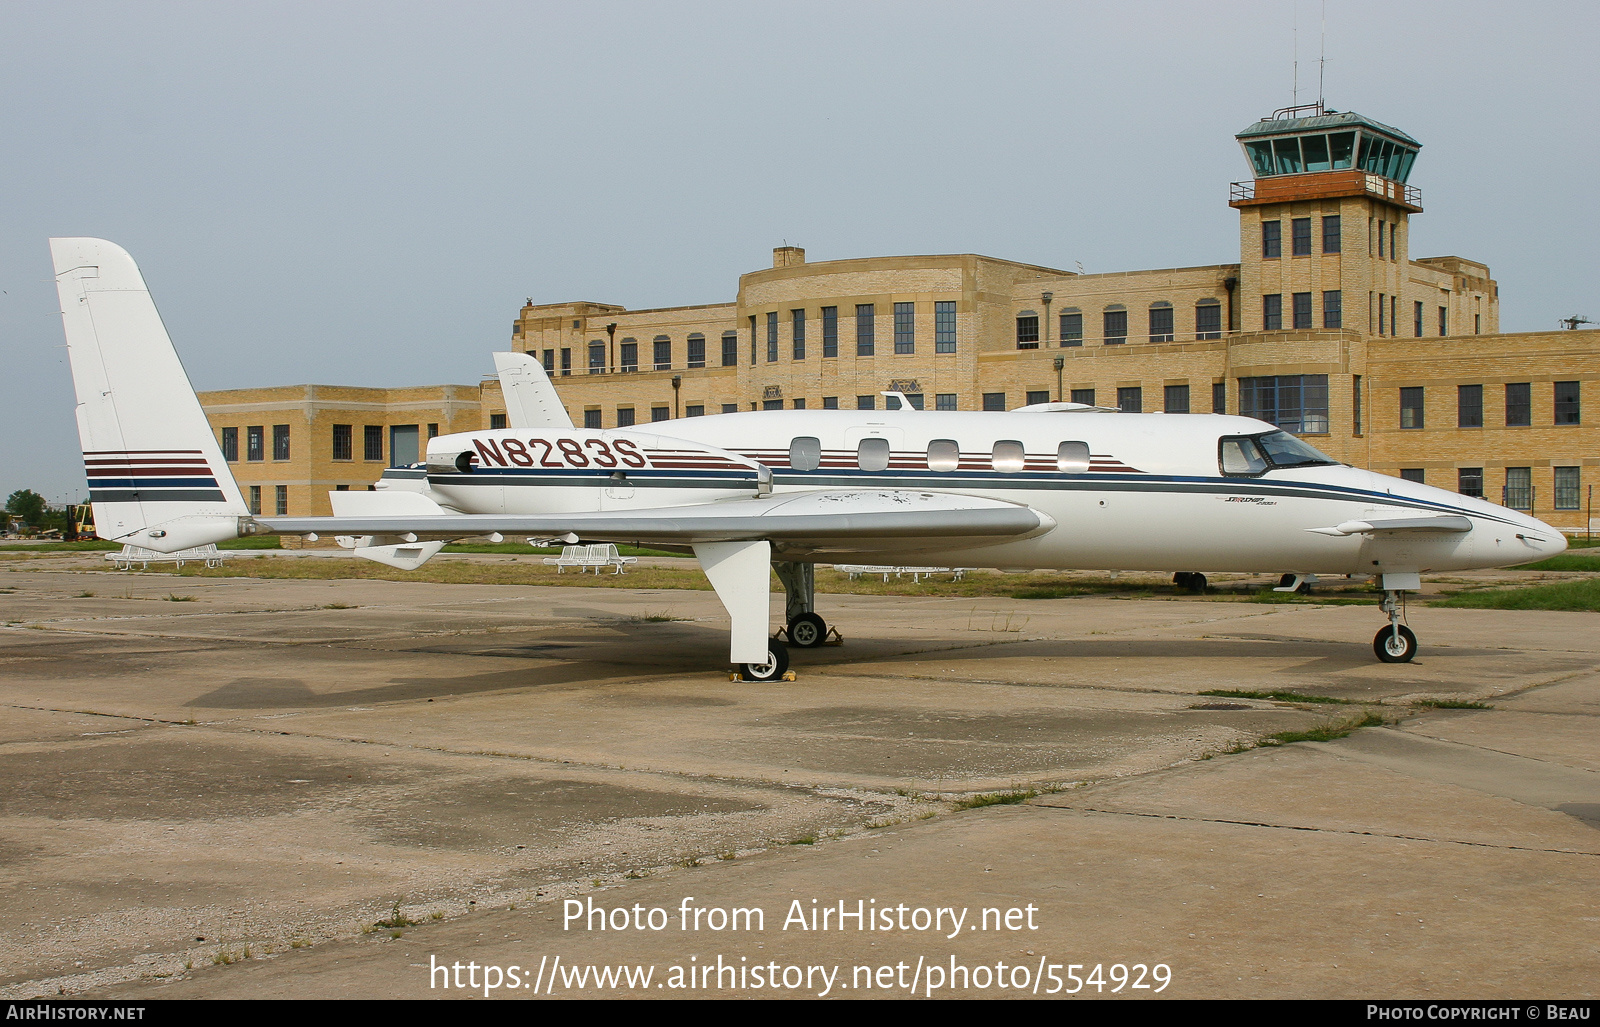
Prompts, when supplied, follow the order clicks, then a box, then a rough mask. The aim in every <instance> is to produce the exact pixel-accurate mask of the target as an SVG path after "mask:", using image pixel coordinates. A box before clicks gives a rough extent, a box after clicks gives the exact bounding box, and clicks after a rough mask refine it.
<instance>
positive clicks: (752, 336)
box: [750, 314, 756, 410]
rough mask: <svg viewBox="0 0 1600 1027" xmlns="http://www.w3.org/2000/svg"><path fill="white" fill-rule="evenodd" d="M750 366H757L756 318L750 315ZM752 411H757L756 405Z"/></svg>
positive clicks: (751, 405)
mask: <svg viewBox="0 0 1600 1027" xmlns="http://www.w3.org/2000/svg"><path fill="white" fill-rule="evenodd" d="M750 366H751V367H754V366H756V316H755V315H754V314H751V315H750ZM750 409H751V410H754V409H755V404H754V403H752V404H750Z"/></svg>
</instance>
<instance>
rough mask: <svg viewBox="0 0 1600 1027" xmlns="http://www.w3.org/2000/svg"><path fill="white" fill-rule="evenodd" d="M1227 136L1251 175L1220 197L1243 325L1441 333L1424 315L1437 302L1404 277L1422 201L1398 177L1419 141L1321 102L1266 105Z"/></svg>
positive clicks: (1401, 176)
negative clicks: (1230, 215)
mask: <svg viewBox="0 0 1600 1027" xmlns="http://www.w3.org/2000/svg"><path fill="white" fill-rule="evenodd" d="M1236 138H1237V139H1238V140H1239V143H1240V145H1241V146H1242V147H1243V148H1244V153H1245V157H1246V158H1247V159H1248V160H1249V163H1250V168H1251V170H1252V172H1253V173H1254V175H1255V178H1254V180H1253V181H1249V182H1235V183H1234V184H1233V195H1232V199H1231V201H1230V204H1229V205H1230V206H1232V207H1235V208H1237V209H1238V211H1239V298H1240V309H1239V328H1240V329H1241V330H1242V331H1245V332H1257V331H1274V330H1280V329H1303V330H1331V329H1351V330H1355V331H1359V332H1363V333H1365V334H1367V335H1373V336H1377V335H1406V336H1411V335H1418V336H1420V335H1423V334H1428V335H1434V334H1439V335H1443V334H1447V328H1448V326H1447V325H1443V324H1441V325H1438V326H1434V325H1431V324H1429V325H1423V324H1422V319H1426V318H1427V317H1429V316H1432V314H1433V312H1434V308H1435V307H1436V306H1437V304H1436V303H1426V304H1425V303H1423V302H1421V301H1420V300H1417V299H1414V298H1413V297H1412V296H1411V293H1412V292H1413V291H1414V290H1413V289H1412V288H1411V287H1410V283H1409V277H1410V261H1409V259H1408V256H1407V254H1408V252H1409V239H1408V234H1409V233H1408V228H1409V221H1410V217H1411V215H1412V214H1417V213H1420V212H1421V211H1422V207H1421V205H1420V203H1419V201H1420V199H1421V196H1420V194H1419V193H1418V191H1417V190H1416V189H1415V188H1414V187H1412V186H1409V185H1407V184H1406V179H1407V178H1408V177H1409V176H1410V174H1411V165H1412V164H1413V162H1414V161H1415V160H1416V157H1417V151H1418V150H1419V149H1420V148H1421V146H1422V144H1421V143H1419V142H1417V141H1416V140H1415V139H1413V138H1411V137H1410V136H1409V135H1407V134H1406V133H1404V132H1402V131H1400V130H1399V129H1397V128H1391V127H1390V126H1388V125H1384V124H1381V123H1380V122H1377V121H1373V120H1372V119H1371V118H1367V117H1363V116H1362V115H1360V114H1351V113H1340V112H1338V111H1330V110H1326V109H1324V108H1323V106H1322V105H1321V104H1312V105H1310V106H1306V107H1289V108H1285V109H1283V110H1279V111H1275V112H1274V113H1273V115H1272V117H1270V118H1262V119H1261V120H1260V121H1258V122H1256V123H1255V124H1253V125H1251V126H1250V127H1249V128H1246V129H1245V130H1244V131H1242V132H1240V133H1239V134H1238V136H1237V137H1236ZM1437 309H1438V316H1439V317H1440V318H1441V319H1442V318H1445V316H1446V314H1445V308H1444V307H1442V306H1440V307H1438V308H1437ZM1413 322H1415V323H1413ZM1424 329H1427V330H1426V333H1425V332H1424Z"/></svg>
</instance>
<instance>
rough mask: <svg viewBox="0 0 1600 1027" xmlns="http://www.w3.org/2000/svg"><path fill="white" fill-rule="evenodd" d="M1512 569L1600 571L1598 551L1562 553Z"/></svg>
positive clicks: (1599, 554)
mask: <svg viewBox="0 0 1600 1027" xmlns="http://www.w3.org/2000/svg"><path fill="white" fill-rule="evenodd" d="M1510 569H1511V570H1514V571H1600V551H1591V552H1586V553H1562V554H1561V555H1560V556H1552V557H1549V558H1548V559H1544V560H1536V561H1534V562H1533V563H1522V564H1518V565H1517V566H1515V567H1512V568H1510Z"/></svg>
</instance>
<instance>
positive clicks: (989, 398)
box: [983, 392, 1006, 410]
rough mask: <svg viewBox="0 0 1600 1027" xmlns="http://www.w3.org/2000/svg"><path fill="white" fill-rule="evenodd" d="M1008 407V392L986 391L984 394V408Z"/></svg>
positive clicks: (1002, 408) (999, 408)
mask: <svg viewBox="0 0 1600 1027" xmlns="http://www.w3.org/2000/svg"><path fill="white" fill-rule="evenodd" d="M1005 408H1006V394H1005V393H1003V392H985V393H984V394H983V409H985V410H1004V409H1005Z"/></svg>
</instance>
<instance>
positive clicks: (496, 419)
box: [489, 414, 508, 431]
mask: <svg viewBox="0 0 1600 1027" xmlns="http://www.w3.org/2000/svg"><path fill="white" fill-rule="evenodd" d="M507 423H508V422H507V419H506V415H505V414H490V415H489V429H490V430H491V431H496V430H499V429H501V428H504V427H505V426H506V424H507Z"/></svg>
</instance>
